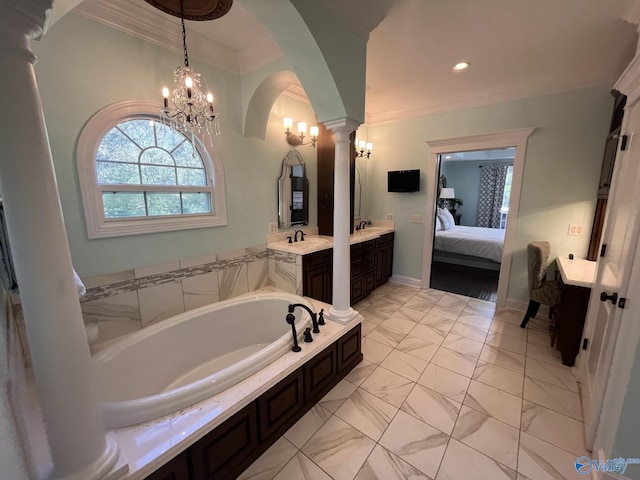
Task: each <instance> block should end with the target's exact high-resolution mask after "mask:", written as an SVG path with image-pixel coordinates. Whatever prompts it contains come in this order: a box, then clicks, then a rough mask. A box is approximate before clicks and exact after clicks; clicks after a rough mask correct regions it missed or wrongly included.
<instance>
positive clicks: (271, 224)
mask: <svg viewBox="0 0 640 480" xmlns="http://www.w3.org/2000/svg"><path fill="white" fill-rule="evenodd" d="M269 233H278V224H277V223H276V222H269Z"/></svg>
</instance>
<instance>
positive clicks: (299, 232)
mask: <svg viewBox="0 0 640 480" xmlns="http://www.w3.org/2000/svg"><path fill="white" fill-rule="evenodd" d="M298 234H300V241H301V242H304V232H303V231H302V230H296V233H295V235H294V236H293V241H294V242H297V241H298ZM313 333H316V332H313Z"/></svg>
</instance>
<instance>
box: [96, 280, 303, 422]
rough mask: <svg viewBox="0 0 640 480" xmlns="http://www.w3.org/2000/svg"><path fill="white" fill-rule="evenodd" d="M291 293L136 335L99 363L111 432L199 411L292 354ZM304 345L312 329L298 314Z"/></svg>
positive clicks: (264, 295)
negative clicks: (202, 404) (207, 402)
mask: <svg viewBox="0 0 640 480" xmlns="http://www.w3.org/2000/svg"><path fill="white" fill-rule="evenodd" d="M292 303H304V304H305V305H307V306H308V307H310V308H311V304H310V303H309V302H308V301H307V300H305V299H304V298H302V297H299V296H297V295H292V294H288V293H268V292H260V293H256V294H250V295H245V296H242V297H238V298H234V299H231V300H226V301H222V302H219V303H214V304H211V305H207V306H205V307H201V308H198V309H195V310H191V311H189V312H186V313H183V314H180V315H178V316H176V317H173V318H170V319H167V320H163V321H162V322H159V323H158V324H157V325H153V326H151V327H148V328H145V329H143V330H141V331H139V332H136V333H134V334H131V335H129V336H127V337H126V338H124V339H123V340H121V341H118V342H116V343H115V344H113V345H111V346H109V347H107V348H106V349H105V350H103V351H101V352H99V353H97V354H96V355H95V356H94V357H93V361H94V368H95V375H96V379H97V384H98V393H99V395H100V398H101V400H102V411H103V418H104V423H105V426H106V427H107V428H109V429H112V428H118V427H123V426H127V425H134V424H136V423H140V422H145V421H148V420H151V419H154V418H158V417H161V416H163V415H166V414H168V413H172V412H175V411H178V410H180V409H182V408H184V407H187V406H189V405H193V404H194V403H197V402H199V401H201V400H204V399H205V398H208V397H211V396H212V395H215V394H216V393H218V392H221V391H222V390H224V389H226V388H229V387H230V386H232V385H235V384H236V383H238V382H240V381H242V380H244V379H245V378H247V377H248V376H250V375H252V374H254V373H255V372H257V371H258V370H260V369H262V368H263V367H265V366H266V365H268V364H269V363H271V362H272V361H274V360H275V359H276V358H278V357H280V356H282V355H284V354H285V353H287V352H289V351H291V347H292V346H293V339H292V335H291V326H290V325H289V324H287V323H286V321H285V317H286V315H287V307H288V305H289V304H292ZM294 315H295V317H296V329H297V330H298V335H299V338H300V339H301V337H302V331H303V330H304V328H306V327H308V326H310V324H311V318H310V317H309V315H308V313H307V312H306V311H305V310H303V309H301V308H300V307H297V308H296V309H295V312H294Z"/></svg>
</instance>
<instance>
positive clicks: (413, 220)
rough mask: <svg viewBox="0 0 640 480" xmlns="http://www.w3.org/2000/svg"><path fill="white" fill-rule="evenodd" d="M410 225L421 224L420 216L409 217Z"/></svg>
mask: <svg viewBox="0 0 640 480" xmlns="http://www.w3.org/2000/svg"><path fill="white" fill-rule="evenodd" d="M411 223H422V215H411Z"/></svg>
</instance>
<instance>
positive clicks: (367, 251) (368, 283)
mask: <svg viewBox="0 0 640 480" xmlns="http://www.w3.org/2000/svg"><path fill="white" fill-rule="evenodd" d="M375 280H376V240H369V241H367V242H361V243H356V244H354V245H351V305H354V304H356V303H358V302H359V301H360V300H362V299H363V298H365V297H366V296H367V295H369V294H370V293H371V292H372V291H373V289H374V288H375Z"/></svg>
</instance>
